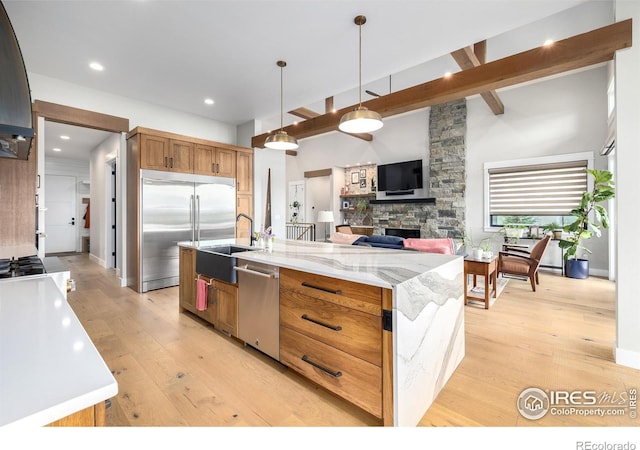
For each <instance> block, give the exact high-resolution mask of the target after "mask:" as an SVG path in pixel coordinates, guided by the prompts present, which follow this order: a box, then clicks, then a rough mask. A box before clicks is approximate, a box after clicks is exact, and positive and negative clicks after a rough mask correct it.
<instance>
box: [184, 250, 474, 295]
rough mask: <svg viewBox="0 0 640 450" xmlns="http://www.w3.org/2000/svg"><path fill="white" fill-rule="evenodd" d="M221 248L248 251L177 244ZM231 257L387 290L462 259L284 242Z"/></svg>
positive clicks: (439, 255) (410, 252)
mask: <svg viewBox="0 0 640 450" xmlns="http://www.w3.org/2000/svg"><path fill="white" fill-rule="evenodd" d="M225 244H233V245H239V246H246V247H248V246H249V240H248V239H224V240H218V241H201V242H200V244H199V245H198V246H193V245H191V244H190V243H181V244H180V245H182V246H187V247H194V248H206V247H211V246H215V245H225ZM233 256H235V257H236V258H238V259H239V260H243V261H247V262H250V261H253V262H258V263H265V264H272V265H275V266H279V267H285V268H289V269H296V270H301V271H303V272H310V273H315V274H318V275H325V276H329V277H335V278H340V279H344V280H350V281H355V282H358V283H364V284H369V285H373V286H379V287H382V288H388V289H391V288H393V287H395V286H397V285H398V284H400V283H402V282H405V281H407V280H410V279H411V278H414V277H416V276H418V275H420V274H423V273H425V272H429V271H431V270H433V269H435V268H437V267H440V266H441V265H443V264H446V263H448V262H450V261H452V260H454V259H456V258H462V257H461V256H455V255H441V254H434V253H424V252H417V251H411V250H392V249H387V248H376V247H364V246H357V245H337V244H332V243H325V242H308V241H294V240H284V239H280V240H278V239H276V240H275V241H274V245H273V250H271V251H267V250H256V251H247V252H239V253H235V254H233Z"/></svg>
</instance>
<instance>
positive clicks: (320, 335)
mask: <svg viewBox="0 0 640 450" xmlns="http://www.w3.org/2000/svg"><path fill="white" fill-rule="evenodd" d="M280 325H282V326H286V327H289V328H292V329H294V330H296V331H298V332H300V333H302V334H305V335H307V336H310V337H312V338H314V339H316V340H318V341H321V342H324V343H325V344H328V345H330V346H332V347H337V348H339V349H340V350H342V351H344V352H346V353H349V354H351V355H353V356H357V357H358V358H361V359H364V360H366V361H368V362H370V363H372V364H375V365H376V366H380V365H381V364H382V353H381V336H382V319H381V318H380V317H379V316H374V315H373V314H366V313H363V312H360V311H355V310H353V309H349V308H345V307H344V306H340V305H336V304H335V303H331V302H326V301H324V300H319V299H316V298H312V297H309V296H306V295H304V294H300V293H298V292H295V291H282V292H281V294H280Z"/></svg>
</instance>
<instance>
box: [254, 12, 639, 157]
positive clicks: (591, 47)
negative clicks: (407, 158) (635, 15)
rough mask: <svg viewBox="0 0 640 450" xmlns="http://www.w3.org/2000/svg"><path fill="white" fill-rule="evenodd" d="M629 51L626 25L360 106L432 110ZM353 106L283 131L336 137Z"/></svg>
mask: <svg viewBox="0 0 640 450" xmlns="http://www.w3.org/2000/svg"><path fill="white" fill-rule="evenodd" d="M631 45H632V27H631V19H627V20H625V21H622V22H618V23H614V24H612V25H608V26H605V27H602V28H598V29H596V30H593V31H589V32H587V33H583V34H579V35H576V36H573V37H570V38H567V39H564V40H561V41H558V42H556V43H555V44H554V45H553V46H551V47H544V46H541V47H537V48H534V49H532V50H528V51H525V52H522V53H518V54H516V55H512V56H508V57H506V58H502V59H499V60H496V61H492V62H489V63H486V64H482V65H481V66H479V67H474V68H472V69H469V70H463V71H462V72H459V73H456V74H454V75H453V76H451V77H449V78H444V77H443V78H439V79H436V80H433V81H429V82H426V83H423V84H419V85H417V86H413V87H410V88H406V89H403V90H400V91H396V92H392V93H390V94H387V95H383V96H381V97H378V98H375V99H372V100H368V101H366V102H363V103H362V105H363V106H365V107H367V108H369V109H371V110H373V111H376V112H378V113H379V114H380V115H381V116H382V117H390V116H393V115H396V114H401V113H404V112H408V111H414V110H416V109H421V108H426V107H428V106H431V105H437V104H440V103H446V102H450V101H453V100H458V99H461V98H465V97H468V96H471V95H476V94H480V93H482V92H486V91H490V90H495V89H500V88H504V87H507V86H513V85H515V84H520V83H524V82H527V81H531V80H536V79H539V78H544V77H548V76H551V75H556V74H559V73H563V72H567V71H570V70H575V69H579V68H582V67H587V66H591V65H594V64H598V63H601V62H605V61H610V60H611V59H613V57H614V55H615V52H616V51H617V50H621V49H623V48H628V47H631ZM354 107H355V105H352V106H348V107H346V108H342V109H341V110H339V111H337V112H336V113H329V114H324V115H322V116H318V117H314V118H313V119H308V120H305V121H304V122H301V123H299V124H297V125H290V126H287V127H284V131H286V132H287V133H289V134H291V135H294V136H296V138H298V139H304V138H307V137H311V136H316V135H319V134H323V133H328V132H330V131H336V130H337V129H338V124H339V123H340V117H342V115H343V114H345V113H347V112H349V111H351V110H352V109H353V108H354ZM267 136H269V134H268V133H263V134H261V135H258V136H254V137H253V138H252V139H251V145H252V147H258V148H262V147H264V141H265V140H266V139H267Z"/></svg>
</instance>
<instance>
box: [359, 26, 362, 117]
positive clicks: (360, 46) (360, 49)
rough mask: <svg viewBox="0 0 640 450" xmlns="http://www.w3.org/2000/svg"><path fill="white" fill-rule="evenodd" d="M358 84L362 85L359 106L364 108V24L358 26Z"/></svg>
mask: <svg viewBox="0 0 640 450" xmlns="http://www.w3.org/2000/svg"><path fill="white" fill-rule="evenodd" d="M358 83H359V84H360V86H359V88H358V95H359V96H360V97H359V98H360V101H359V104H358V106H359V107H361V106H362V24H359V25H358Z"/></svg>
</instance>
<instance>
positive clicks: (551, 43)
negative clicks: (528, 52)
mask: <svg viewBox="0 0 640 450" xmlns="http://www.w3.org/2000/svg"><path fill="white" fill-rule="evenodd" d="M542 45H544V46H545V47H549V46H550V45H553V39H547V40H546V41H544V44H542Z"/></svg>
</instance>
